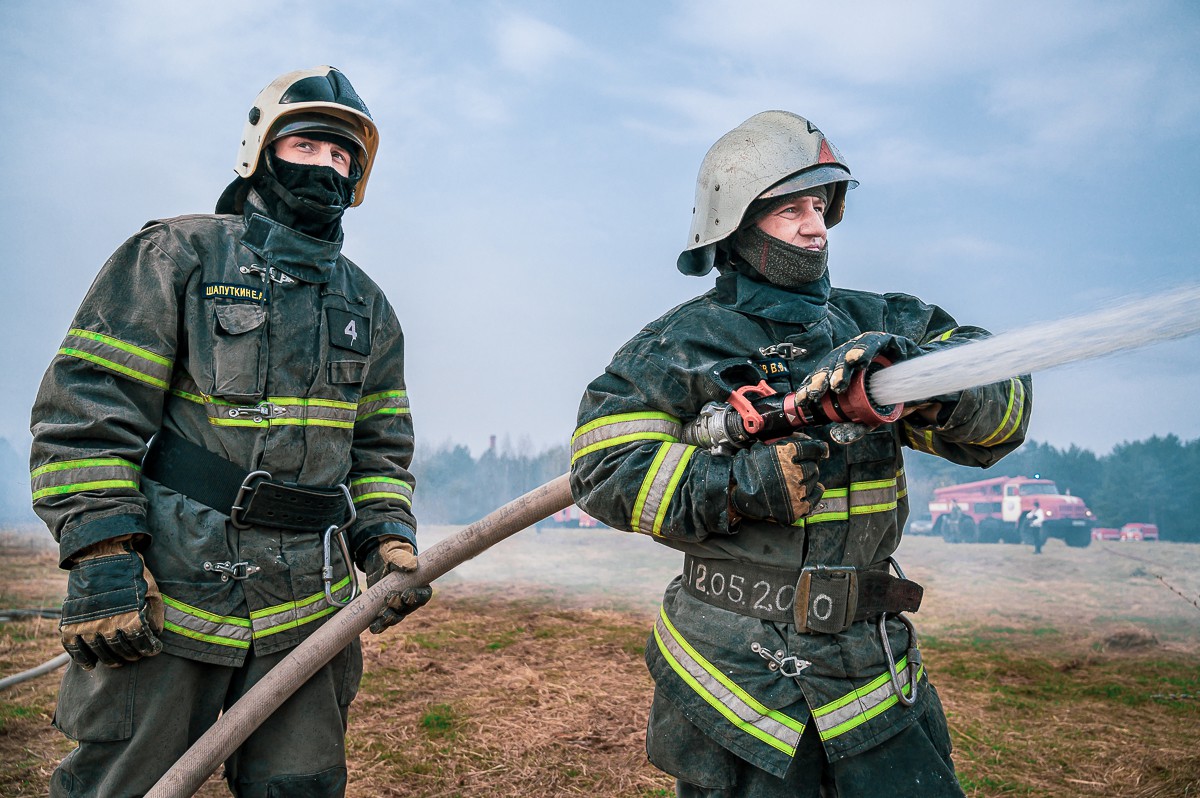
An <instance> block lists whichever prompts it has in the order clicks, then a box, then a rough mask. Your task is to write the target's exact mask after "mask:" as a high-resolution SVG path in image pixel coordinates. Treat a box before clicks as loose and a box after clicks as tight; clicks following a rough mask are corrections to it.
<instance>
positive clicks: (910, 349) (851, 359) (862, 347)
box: [797, 332, 921, 402]
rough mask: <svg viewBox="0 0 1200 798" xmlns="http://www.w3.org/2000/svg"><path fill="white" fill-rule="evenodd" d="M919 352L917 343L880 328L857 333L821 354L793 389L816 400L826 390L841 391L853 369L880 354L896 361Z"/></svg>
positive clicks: (846, 386)
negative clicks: (797, 386)
mask: <svg viewBox="0 0 1200 798" xmlns="http://www.w3.org/2000/svg"><path fill="white" fill-rule="evenodd" d="M919 354H921V347H920V346H919V345H918V344H917V342H916V341H914V340H912V339H911V338H905V337H904V336H902V335H892V334H891V333H884V332H865V333H859V334H858V335H856V336H855V337H853V338H851V339H850V340H849V341H847V342H846V343H844V344H842V345H841V346H839V347H837V348H836V349H834V350H833V351H831V352H830V353H829V354H827V355H826V356H825V357H823V358H821V361H820V362H819V363H817V365H816V368H814V369H813V371H812V373H811V374H809V375H808V378H807V379H806V380H805V381H804V382H803V383H802V384H801V385H800V388H799V389H798V390H797V393H800V394H801V395H803V396H804V398H805V399H807V400H808V401H809V402H816V401H817V400H818V399H820V398H821V397H822V396H824V395H825V392H826V391H833V392H834V393H845V392H846V389H847V388H849V387H850V380H851V379H853V377H854V374H855V372H857V371H859V370H861V369H864V368H866V367H867V366H869V365H871V361H873V360H874V359H875V358H876V357H879V356H880V355H882V356H883V357H885V358H887V359H888V360H890V361H891V362H892V363H899V362H900V361H901V360H907V359H908V358H910V357H916V356H917V355H919Z"/></svg>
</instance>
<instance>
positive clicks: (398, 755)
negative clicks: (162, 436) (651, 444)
mask: <svg viewBox="0 0 1200 798" xmlns="http://www.w3.org/2000/svg"><path fill="white" fill-rule="evenodd" d="M451 531H453V530H452V529H450V528H437V527H434V528H430V529H424V530H422V535H423V537H424V546H425V547H428V546H430V545H432V544H433V543H434V542H435V541H437V540H438V539H440V538H441V537H444V536H445V535H446V534H448V533H449V532H451ZM47 542H48V541H47V539H46V536H45V533H44V532H41V531H38V530H24V531H21V530H10V531H8V532H6V533H4V534H3V535H0V580H2V581H0V608H32V607H57V606H58V604H59V602H60V601H61V596H62V591H63V586H64V583H65V578H64V575H63V574H62V573H61V572H59V571H58V570H57V569H56V568H55V558H54V552H53V550H52V549H50V548H49V547H48V546H47ZM899 556H900V561H901V564H902V565H903V566H904V567H905V570H906V571H907V573H908V575H909V576H910V578H914V579H917V580H918V581H920V582H922V583H923V584H924V585H925V586H926V598H925V604H924V606H923V608H922V610H921V612H919V613H917V615H916V616H915V620H916V622H917V626H918V629H919V630H920V631H921V633H922V648H923V650H924V658H925V663H926V665H927V667H928V668H929V671H930V673H931V675H932V678H933V679H934V681H935V683H936V684H937V685H938V688H939V691H940V692H941V695H942V700H943V702H944V703H945V705H946V708H947V713H948V716H949V721H950V727H951V733H952V735H953V738H954V743H955V747H956V755H955V756H956V764H957V767H958V771H959V776H960V779H961V781H962V784H963V787H964V789H965V791H966V793H967V794H968V795H969V796H972V797H973V798H974V797H976V796H1025V795H1027V796H1139V797H1143V796H1144V797H1147V798H1148V797H1149V796H1163V797H1164V798H1165V797H1166V796H1171V797H1175V796H1188V795H1198V796H1200V606H1198V604H1200V546H1187V545H1182V544H1169V543H1161V544H1159V543H1126V544H1120V543H1105V544H1093V545H1092V546H1091V547H1089V548H1087V549H1068V548H1066V547H1065V546H1063V545H1062V544H1061V542H1058V541H1052V542H1051V543H1049V544H1048V545H1047V546H1046V548H1045V551H1044V553H1043V554H1042V555H1040V556H1034V555H1033V554H1032V553H1031V551H1030V550H1029V549H1028V548H1025V547H1019V546H1004V545H999V544H998V545H976V546H969V545H957V546H955V545H949V544H946V543H944V542H942V541H941V540H937V539H933V538H920V537H916V538H909V539H906V540H905V542H904V544H903V546H902V548H901V550H900V552H899ZM678 562H679V556H678V555H677V554H675V553H673V552H671V551H669V550H667V549H664V548H662V547H659V546H656V545H655V544H653V542H651V541H649V540H647V539H645V538H640V537H635V536H632V535H624V534H622V533H617V532H613V531H610V530H600V531H595V530H582V531H581V530H555V529H546V528H543V529H540V530H526V531H524V532H522V533H520V534H518V535H517V536H516V537H514V538H512V539H511V540H508V541H505V542H503V543H501V544H499V545H498V546H496V547H495V548H494V549H492V550H491V551H489V552H487V553H485V554H484V555H482V556H481V557H479V558H477V559H476V560H472V561H470V562H467V563H464V564H463V565H461V566H460V567H459V568H458V569H456V570H455V571H453V572H452V573H450V574H448V575H447V576H446V577H444V578H443V579H442V580H441V581H439V583H438V585H437V587H438V593H437V596H436V597H435V599H434V602H433V603H431V604H430V605H429V606H428V607H427V608H425V609H424V610H423V611H421V612H420V613H418V614H417V615H415V616H413V617H412V618H410V619H409V620H408V621H406V622H405V623H404V624H403V625H402V626H400V627H397V628H396V629H393V630H390V631H389V632H387V633H385V634H384V635H381V636H371V635H365V636H364V641H365V656H366V675H365V677H364V680H363V686H362V690H361V692H360V695H359V698H358V700H357V701H356V702H355V704H354V706H353V708H352V710H351V720H350V732H349V738H348V745H349V758H350V768H351V774H350V789H349V794H350V795H351V796H356V797H359V796H361V797H363V798H367V797H369V796H406V797H408V796H411V797H416V796H420V797H422V798H435V797H437V796H445V797H446V798H450V797H451V796H479V795H488V796H560V795H589V796H613V797H614V798H615V797H620V798H625V797H628V798H649V797H650V796H664V797H665V796H670V795H673V794H674V791H673V789H672V783H671V780H670V779H669V778H666V777H664V776H663V775H662V774H661V773H659V772H657V771H656V770H655V769H654V768H652V767H650V766H649V765H648V764H647V763H646V761H645V755H644V753H643V746H644V740H645V738H644V724H645V713H646V708H647V706H648V704H649V698H650V693H651V683H650V680H649V677H648V676H647V675H646V672H645V667H644V665H643V664H642V654H643V651H644V646H645V642H646V637H647V632H648V630H649V627H650V622H651V613H652V612H653V611H654V609H655V607H656V605H657V600H658V597H659V595H660V594H661V591H662V588H663V586H664V585H665V584H666V582H667V581H668V579H669V578H670V576H671V575H672V573H673V572H674V571H675V570H676V569H677V567H678ZM59 651H61V649H60V648H59V646H58V643H57V639H56V635H55V621H54V620H52V619H46V618H25V619H13V620H9V621H7V622H2V623H0V676H8V675H11V674H13V673H16V672H18V671H22V670H24V669H26V668H29V667H32V666H34V665H37V664H39V663H41V662H44V661H46V660H48V659H50V658H52V657H54V656H55V655H57V654H58V653H59ZM57 684H58V674H54V675H48V676H43V677H39V678H38V679H35V680H31V681H28V682H25V683H23V684H21V685H18V686H16V687H14V688H11V689H9V690H7V691H5V692H3V693H0V795H4V796H38V795H45V793H46V784H47V781H48V778H49V774H50V772H51V771H52V770H53V768H54V765H55V763H56V762H57V760H58V759H59V758H61V757H62V756H63V755H64V754H65V753H66V752H67V751H68V750H70V743H69V742H68V741H66V740H64V739H63V738H61V736H60V735H58V733H57V732H55V731H54V730H53V729H52V728H51V727H50V725H49V723H50V718H51V715H52V713H53V707H54V697H55V693H56V690H57ZM200 794H201V795H205V796H221V795H228V791H227V790H226V789H225V787H224V785H223V784H222V783H221V782H220V781H219V780H218V779H217V778H215V777H214V778H213V779H211V780H210V781H209V782H208V783H207V784H206V785H205V786H204V788H203V789H202V790H201V792H200ZM881 794H886V793H885V792H881Z"/></svg>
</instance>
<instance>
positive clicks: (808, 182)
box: [756, 164, 858, 200]
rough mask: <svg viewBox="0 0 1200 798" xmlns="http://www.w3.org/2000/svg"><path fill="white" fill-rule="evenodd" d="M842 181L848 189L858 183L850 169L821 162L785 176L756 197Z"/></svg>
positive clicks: (777, 195) (769, 196) (775, 195)
mask: <svg viewBox="0 0 1200 798" xmlns="http://www.w3.org/2000/svg"><path fill="white" fill-rule="evenodd" d="M842 182H845V183H846V188H848V189H851V188H854V187H855V186H857V185H858V181H857V180H855V179H854V178H852V177H850V170H848V169H847V168H846V167H844V166H842V165H840V164H822V165H820V166H814V167H813V168H812V169H805V170H804V171H802V172H797V173H796V174H794V175H790V176H788V177H785V178H784V179H783V180H780V181H779V182H778V183H776V184H775V185H773V186H771V187H770V188H768V189H767V190H766V191H764V192H763V193H761V194H759V195H758V197H757V198H756V199H760V200H764V199H772V198H773V197H782V196H784V195H786V194H795V193H796V192H797V191H804V190H805V189H806V188H816V187H817V186H824V185H828V184H829V183H842Z"/></svg>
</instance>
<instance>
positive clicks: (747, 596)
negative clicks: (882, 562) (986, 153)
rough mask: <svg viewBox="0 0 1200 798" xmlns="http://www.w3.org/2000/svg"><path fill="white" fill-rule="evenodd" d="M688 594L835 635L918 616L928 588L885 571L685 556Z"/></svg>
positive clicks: (741, 611)
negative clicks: (884, 619) (888, 618)
mask: <svg viewBox="0 0 1200 798" xmlns="http://www.w3.org/2000/svg"><path fill="white" fill-rule="evenodd" d="M683 589H684V590H686V591H687V592H688V593H689V594H691V595H692V596H694V597H695V598H697V599H699V600H700V601H703V602H705V603H706V604H711V605H712V606H714V607H720V608H721V609H723V610H729V611H730V612H736V613H738V614H739V615H750V616H753V617H755V618H762V619H763V620H766V621H775V622H777V623H792V624H795V625H796V631H798V632H802V633H819V634H836V633H837V632H844V631H846V630H847V629H849V628H850V625H851V624H853V623H854V622H856V621H865V620H868V619H870V618H875V617H877V616H879V615H880V614H883V613H886V614H888V615H893V614H896V613H900V612H916V611H917V609H918V608H919V607H920V606H921V596H922V595H923V594H924V592H925V589H924V588H922V587H921V586H920V585H918V584H917V583H916V582H912V581H910V580H908V579H903V578H899V577H895V576H892V575H891V574H890V573H888V572H887V571H886V570H876V569H866V568H853V567H850V566H833V565H813V566H808V567H806V568H802V569H800V570H799V571H797V570H794V569H786V568H771V567H768V566H765V565H755V564H752V563H747V562H741V561H739V560H716V559H709V558H706V557H695V556H693V555H690V554H688V555H685V557H684V559H683Z"/></svg>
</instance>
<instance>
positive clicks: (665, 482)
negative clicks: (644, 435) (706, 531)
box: [630, 443, 696, 535]
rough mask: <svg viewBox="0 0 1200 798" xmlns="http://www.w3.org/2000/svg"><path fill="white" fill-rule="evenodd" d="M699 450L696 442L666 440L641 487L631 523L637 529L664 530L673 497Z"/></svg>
mask: <svg viewBox="0 0 1200 798" xmlns="http://www.w3.org/2000/svg"><path fill="white" fill-rule="evenodd" d="M695 453H696V447H695V446H687V445H685V444H682V443H664V444H662V445H661V446H659V447H658V453H657V454H655V456H654V461H653V462H652V463H651V464H650V468H649V470H647V471H646V478H645V479H644V480H642V487H641V490H639V491H638V496H637V501H636V502H635V503H634V505H633V519H632V520H631V522H630V523H631V525H632V527H633V531H634V532H642V533H645V534H651V535H658V534H661V532H662V523H663V519H664V518H665V517H666V515H667V508H668V507H669V506H670V504H671V497H672V496H674V495H675V489H676V488H677V487H679V480H680V479H681V478H682V477H683V472H684V470H685V469H686V468H687V464H688V461H689V460H691V459H692V455H693V454H695Z"/></svg>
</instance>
